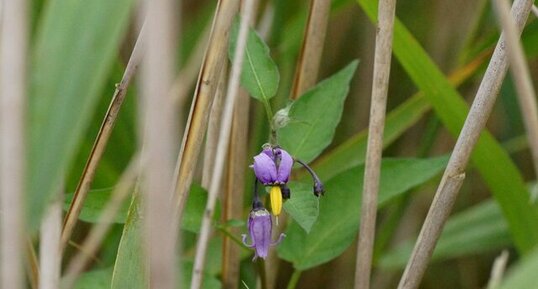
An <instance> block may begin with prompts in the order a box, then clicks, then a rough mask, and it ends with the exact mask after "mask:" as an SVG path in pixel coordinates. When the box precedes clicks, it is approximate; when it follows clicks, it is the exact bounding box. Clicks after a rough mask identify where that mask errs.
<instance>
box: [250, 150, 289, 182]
mask: <svg viewBox="0 0 538 289" xmlns="http://www.w3.org/2000/svg"><path fill="white" fill-rule="evenodd" d="M292 166H293V158H292V157H291V155H290V154H289V153H288V152H287V151H285V150H283V149H281V148H278V147H275V148H271V147H268V148H264V149H263V151H262V152H261V153H260V154H259V155H257V156H255V157H254V165H253V166H252V167H253V168H254V174H256V178H257V179H258V180H259V181H260V182H261V183H262V184H264V185H274V184H285V183H287V182H288V179H289V177H290V174H291V168H292Z"/></svg>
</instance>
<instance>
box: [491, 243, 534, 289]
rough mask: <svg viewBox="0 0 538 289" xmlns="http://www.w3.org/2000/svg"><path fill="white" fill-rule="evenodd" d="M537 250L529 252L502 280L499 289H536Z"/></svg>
mask: <svg viewBox="0 0 538 289" xmlns="http://www.w3.org/2000/svg"><path fill="white" fill-rule="evenodd" d="M537 268H538V248H535V249H534V250H533V251H532V252H530V253H529V254H528V255H527V256H526V257H525V258H524V259H523V260H521V261H520V262H519V263H518V264H516V266H514V268H513V269H512V270H510V271H509V272H508V274H507V276H506V277H505V278H504V282H502V284H501V286H500V287H499V289H523V288H536V284H538V274H536V269H537Z"/></svg>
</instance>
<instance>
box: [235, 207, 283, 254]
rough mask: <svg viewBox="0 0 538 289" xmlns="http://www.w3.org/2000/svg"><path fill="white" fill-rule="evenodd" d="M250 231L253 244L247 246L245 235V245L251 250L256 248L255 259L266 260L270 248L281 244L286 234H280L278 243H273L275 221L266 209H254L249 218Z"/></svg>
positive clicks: (244, 236) (245, 236)
mask: <svg viewBox="0 0 538 289" xmlns="http://www.w3.org/2000/svg"><path fill="white" fill-rule="evenodd" d="M247 226H248V231H249V234H250V239H251V240H252V244H250V245H249V244H247V235H243V243H244V244H245V246H247V247H249V248H254V252H255V253H254V259H253V260H255V259H256V258H258V257H260V258H262V259H265V258H266V257H267V254H268V252H269V247H271V246H274V245H277V244H278V243H280V241H281V240H282V238H283V237H284V236H285V235H284V234H280V237H279V238H278V240H277V241H276V242H271V232H272V229H273V228H272V227H273V221H272V219H271V214H270V213H269V211H267V210H266V209H265V208H263V207H262V208H257V209H253V210H252V211H251V212H250V216H249V218H248V223H247Z"/></svg>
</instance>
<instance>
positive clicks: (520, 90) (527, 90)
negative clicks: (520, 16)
mask: <svg viewBox="0 0 538 289" xmlns="http://www.w3.org/2000/svg"><path fill="white" fill-rule="evenodd" d="M493 2H494V4H495V7H496V10H497V13H498V14H499V20H500V22H501V26H502V29H503V32H504V36H505V38H506V50H507V51H508V58H509V60H510V64H511V68H510V70H511V72H512V77H513V78H514V81H515V87H516V91H517V96H518V97H519V107H520V109H521V114H522V115H523V123H524V124H525V128H526V130H527V139H528V141H529V147H530V151H531V155H532V159H533V164H534V173H535V174H536V175H538V106H537V104H536V93H535V90H534V87H533V85H532V78H531V76H530V71H529V67H528V66H527V64H526V63H525V52H524V51H523V47H522V46H521V43H520V42H519V36H518V32H517V27H516V24H515V23H514V20H513V19H512V16H511V15H510V4H508V2H506V0H495V1H493Z"/></svg>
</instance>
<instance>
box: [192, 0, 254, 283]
mask: <svg viewBox="0 0 538 289" xmlns="http://www.w3.org/2000/svg"><path fill="white" fill-rule="evenodd" d="M253 4H254V1H253V0H244V1H243V9H242V11H241V16H242V17H241V21H240V24H239V33H238V36H237V45H236V48H235V53H234V55H235V58H234V60H233V63H232V69H231V73H230V80H229V83H228V88H227V92H226V98H225V102H224V108H223V111H222V123H221V128H220V132H219V138H218V145H217V151H216V154H215V164H214V167H213V174H212V179H211V183H210V186H209V192H208V193H209V194H208V199H207V204H206V208H205V213H204V215H203V219H202V227H201V229H200V237H199V239H198V242H197V246H196V255H195V258H194V269H193V275H192V281H191V289H199V288H201V286H202V276H203V271H204V267H205V258H206V255H207V246H208V244H209V237H210V234H211V227H212V220H213V214H214V212H215V204H216V201H217V196H218V195H219V192H221V187H222V186H221V184H222V176H223V174H224V164H225V161H226V157H227V154H228V145H229V142H230V135H231V129H232V120H233V112H234V107H235V103H236V99H237V94H238V90H239V81H240V78H241V68H242V65H243V59H244V55H245V48H246V44H247V38H248V26H249V23H250V19H251V18H252V17H253V14H254V11H253V8H254V5H253Z"/></svg>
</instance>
